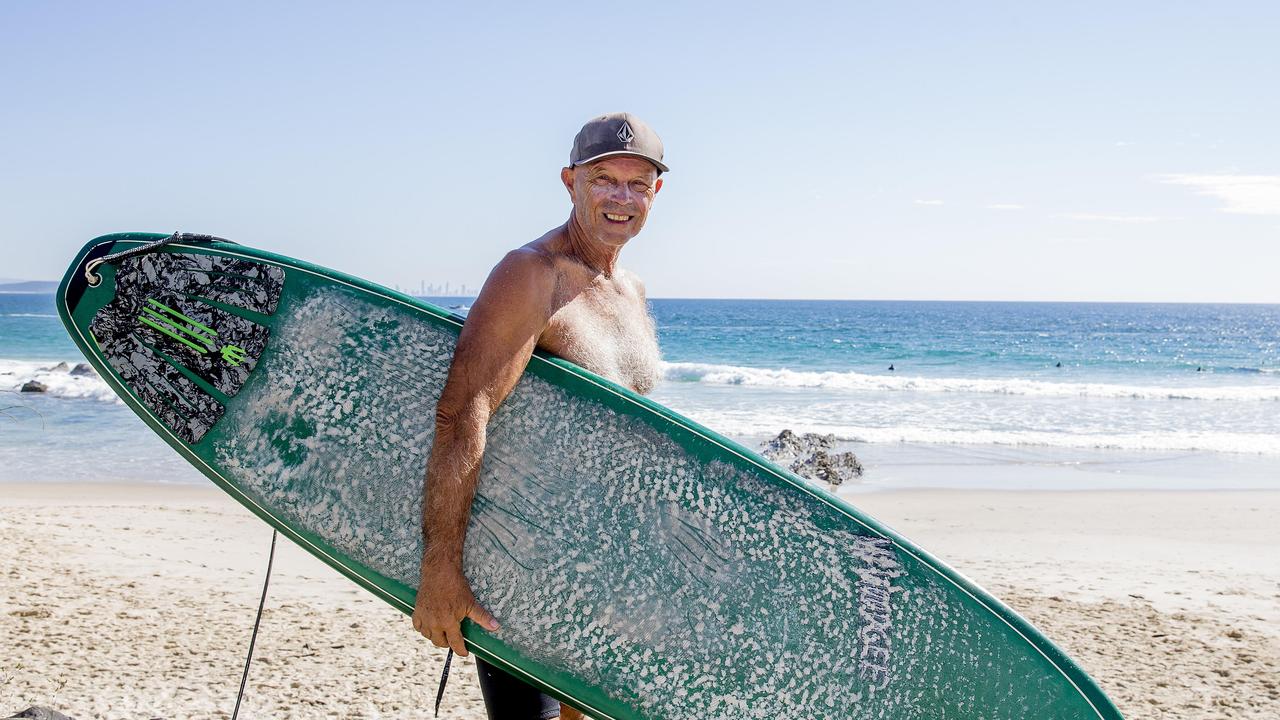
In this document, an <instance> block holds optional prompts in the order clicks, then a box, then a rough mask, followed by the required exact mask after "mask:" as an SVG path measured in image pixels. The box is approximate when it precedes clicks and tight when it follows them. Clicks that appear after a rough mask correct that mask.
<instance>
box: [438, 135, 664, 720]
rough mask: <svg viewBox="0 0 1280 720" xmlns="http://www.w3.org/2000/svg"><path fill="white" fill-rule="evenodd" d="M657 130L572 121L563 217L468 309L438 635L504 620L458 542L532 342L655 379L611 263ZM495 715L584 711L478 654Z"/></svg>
mask: <svg viewBox="0 0 1280 720" xmlns="http://www.w3.org/2000/svg"><path fill="white" fill-rule="evenodd" d="M666 170H667V166H666V165H663V164H662V141H661V140H660V139H659V138H658V136H657V134H656V133H654V132H653V130H652V129H650V128H649V126H648V125H646V124H645V123H644V122H643V121H641V120H640V119H639V118H636V117H635V116H633V115H630V114H628V113H615V114H612V115H604V116H601V117H598V118H596V119H594V120H592V121H590V122H588V123H587V124H586V125H584V126H583V128H582V130H581V131H579V132H578V135H577V137H576V138H574V142H573V150H572V151H571V152H570V153H569V167H566V168H564V169H563V170H561V171H560V180H561V182H563V183H564V186H565V189H566V190H568V191H569V197H570V199H572V201H573V213H572V214H571V215H570V216H569V220H568V222H566V223H565V224H564V225H561V226H560V227H558V228H556V229H554V230H552V231H550V232H548V233H547V234H545V235H543V236H542V237H540V238H538V239H537V240H534V241H533V242H531V243H529V244H527V245H524V246H523V247H520V248H517V249H515V250H512V251H511V252H509V253H507V255H506V257H504V258H503V259H502V261H501V262H499V263H498V264H497V265H496V266H495V267H494V268H493V271H492V272H491V273H490V274H489V279H488V280H486V281H485V284H484V288H483V289H481V291H480V296H479V297H478V298H476V301H475V303H474V304H473V305H472V307H471V311H470V312H469V313H468V315H467V321H466V324H465V325H464V326H463V328H462V334H461V335H460V336H459V337H458V346H457V349H456V350H455V351H454V356H453V364H452V365H451V366H450V368H449V378H448V380H447V381H446V382H445V386H444V392H443V393H442V394H441V396H440V402H439V404H438V406H437V409H436V435H435V444H434V445H433V446H432V448H431V459H430V460H429V461H428V463H427V479H426V488H425V494H426V498H425V501H424V503H423V520H422V528H423V533H424V537H425V539H426V542H425V552H424V553H423V558H422V582H421V585H419V588H418V599H417V606H416V607H415V608H414V611H413V626H414V628H415V629H417V630H418V632H420V633H422V634H423V635H425V636H426V637H427V638H429V639H430V640H431V642H432V643H434V644H435V645H436V646H437V647H442V648H443V647H450V648H453V651H454V652H455V653H457V654H458V655H464V656H465V655H466V654H467V650H466V647H465V646H464V644H463V640H462V632H461V622H462V620H463V619H464V618H470V619H471V620H473V621H474V622H476V623H478V624H479V625H481V626H482V627H484V628H486V629H488V630H496V629H497V628H498V623H497V621H496V620H495V619H494V617H493V616H492V615H491V614H489V612H488V611H487V610H485V609H484V608H483V607H481V606H480V605H479V603H477V602H476V598H475V596H474V595H473V594H472V592H471V586H470V584H469V583H468V582H467V579H466V577H465V576H464V575H463V572H462V545H463V540H464V538H465V536H466V530H467V522H468V520H469V518H470V513H471V500H472V498H473V496H474V494H475V489H476V481H477V478H478V476H479V472H480V460H481V457H482V456H483V455H484V446H485V427H486V425H487V424H488V422H489V418H490V416H492V415H493V413H494V411H495V410H497V408H498V405H500V404H501V403H502V401H503V399H505V398H506V396H507V394H508V393H510V392H511V389H512V388H513V387H514V386H515V384H516V381H517V380H519V379H520V375H521V374H522V373H523V372H524V369H525V365H527V364H528V362H529V358H530V356H531V355H532V354H533V350H534V348H535V347H539V348H543V349H544V350H549V351H551V352H553V353H555V354H557V355H559V356H561V357H563V358H566V359H568V360H571V361H573V362H575V363H577V364H579V365H581V366H583V367H585V368H587V369H589V370H591V371H593V372H595V373H597V374H599V375H602V376H604V377H606V378H609V379H610V380H613V381H615V382H618V383H620V384H622V385H626V386H627V387H630V388H631V389H633V390H635V391H636V392H639V393H647V392H648V391H649V390H651V389H652V388H653V386H654V383H655V382H656V381H657V379H658V341H657V337H656V334H655V331H654V325H653V320H652V318H650V317H649V313H648V310H647V306H646V304H645V295H644V285H643V284H641V282H640V280H639V278H637V277H636V276H634V275H632V274H631V273H629V272H627V271H625V270H623V269H622V268H620V267H618V254H619V253H620V252H622V246H623V245H626V243H627V241H628V240H630V239H631V238H633V237H635V236H636V234H638V233H639V232H640V228H642V227H644V221H645V218H646V217H648V215H649V208H650V207H651V206H652V205H653V199H654V196H655V195H657V194H658V191H659V190H660V189H662V180H661V179H659V177H658V176H659V175H660V174H661V173H663V172H665V171H666ZM476 665H477V667H478V669H479V672H480V688H481V691H482V692H483V694H484V698H485V707H486V708H487V709H488V714H489V719H490V720H547V719H548V718H554V717H563V718H564V719H565V720H570V719H576V718H581V717H582V715H581V714H580V713H579V712H578V711H576V710H574V709H572V708H569V707H567V706H561V705H560V703H558V702H557V701H556V700H555V699H554V698H551V697H549V696H547V695H544V694H542V693H540V692H539V691H538V690H537V689H535V688H533V687H532V686H529V685H527V684H525V683H523V682H522V681H520V680H517V679H516V678H514V677H512V676H510V675H508V674H506V673H504V672H503V671H501V670H498V669H497V668H494V667H492V666H490V665H488V664H486V663H484V662H482V661H480V660H477V661H476Z"/></svg>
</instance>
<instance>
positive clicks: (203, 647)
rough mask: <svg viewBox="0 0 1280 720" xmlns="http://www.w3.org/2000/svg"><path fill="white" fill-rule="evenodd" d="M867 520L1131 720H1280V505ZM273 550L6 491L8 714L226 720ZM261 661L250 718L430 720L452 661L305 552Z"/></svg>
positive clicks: (139, 489) (1226, 500)
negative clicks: (949, 572)
mask: <svg viewBox="0 0 1280 720" xmlns="http://www.w3.org/2000/svg"><path fill="white" fill-rule="evenodd" d="M854 502H855V504H856V505H857V506H858V507H860V508H861V509H863V510H864V511H866V512H867V513H868V514H870V515H871V516H872V517H875V518H876V519H878V520H880V521H881V522H883V523H885V524H887V525H889V526H890V527H892V528H894V529H895V530H896V531H898V532H900V533H901V534H902V535H904V536H905V537H908V538H910V539H911V540H913V541H914V542H916V543H918V544H919V545H920V546H922V547H923V548H925V549H926V550H928V551H930V552H932V553H934V554H936V555H937V556H938V557H940V558H942V559H943V561H944V562H947V563H948V564H950V565H951V566H952V567H955V568H956V569H957V570H959V571H960V572H962V573H964V574H965V575H967V576H968V577H970V578H972V579H973V580H974V581H975V582H976V583H978V584H979V585H981V586H983V587H985V588H987V589H988V590H989V591H991V592H992V594H994V595H995V596H996V597H998V598H1000V599H1001V600H1002V601H1004V602H1006V603H1007V604H1008V605H1010V606H1011V607H1013V608H1014V609H1015V610H1017V611H1018V612H1019V613H1021V614H1023V615H1024V616H1026V617H1027V618H1028V619H1030V620H1031V621H1032V622H1033V623H1034V624H1035V625H1036V626H1038V627H1040V628H1041V629H1042V630H1043V631H1044V632H1045V634H1046V635H1047V636H1048V637H1050V638H1051V639H1052V640H1053V641H1054V642H1055V643H1057V644H1059V645H1060V646H1061V647H1063V648H1064V649H1065V650H1066V651H1067V653H1068V654H1069V655H1070V656H1071V657H1073V658H1074V659H1075V660H1076V661H1077V662H1079V663H1080V664H1081V665H1082V666H1083V667H1084V668H1085V670H1086V671H1088V672H1089V673H1090V674H1091V675H1092V676H1093V677H1094V678H1095V679H1096V680H1098V682H1099V683H1100V684H1101V685H1102V687H1103V688H1104V690H1106V691H1107V693H1108V694H1109V695H1110V696H1111V697H1112V698H1113V700H1115V701H1116V703H1117V704H1118V705H1119V706H1120V708H1121V710H1122V711H1123V712H1124V713H1125V716H1126V717H1128V718H1181V717H1186V718H1214V719H1216V718H1270V717H1275V716H1276V715H1277V714H1280V688H1277V685H1276V680H1277V678H1278V677H1280V585H1278V584H1277V579H1278V578H1280V558H1277V557H1274V556H1275V553H1274V548H1275V547H1277V546H1280V528H1273V527H1271V526H1272V525H1273V524H1274V523H1273V522H1268V518H1271V519H1274V518H1275V517H1277V516H1280V492H1271V491H1249V490H1242V491H1231V492H1221V491H1182V490H1161V491H1132V490H1128V491H1126V490H1104V491H1091V490H1071V491H1065V492H1064V491H1052V490H1045V491H1031V492H1028V491H991V490H928V489H914V488H913V489H895V490H888V491H883V492H875V493H868V494H864V495H860V496H858V497H857V498H855V499H854ZM269 542H270V533H269V532H268V528H267V526H266V525H265V524H264V523H262V522H261V521H259V520H258V519H257V518H256V517H254V516H253V515H252V514H250V513H249V511H248V510H246V509H244V508H242V507H240V506H239V505H237V504H236V503H235V502H234V501H233V500H232V499H231V498H230V497H229V496H227V495H225V494H224V493H222V492H221V491H220V490H218V489H217V488H215V487H213V486H211V485H210V486H205V487H202V486H197V485H172V484H171V485H159V484H153V483H133V484H112V483H100V484H93V483H87V484H86V483H81V484H57V483H21V484H17V483H15V484H3V485H0V548H3V549H0V561H2V562H3V566H2V567H3V569H0V572H3V573H5V574H6V575H7V577H8V578H9V579H10V580H11V582H8V583H6V587H5V588H4V590H3V592H0V642H4V644H5V646H6V647H7V648H9V650H10V652H9V653H7V655H6V658H7V659H5V660H0V711H8V712H17V711H19V710H22V709H24V708H25V707H27V706H28V705H46V706H49V707H52V708H54V709H58V710H61V711H63V712H66V713H68V714H70V715H72V716H74V717H76V718H78V719H83V718H92V717H113V718H115V717H157V716H165V717H171V716H177V717H181V716H190V715H195V714H199V715H206V716H213V717H226V716H227V712H229V709H230V706H231V703H233V702H234V693H235V686H236V684H237V683H238V681H239V670H240V665H241V663H242V662H243V657H244V651H245V648H246V645H247V642H248V636H249V630H250V629H251V627H252V622H253V615H254V611H255V610H256V608H257V600H258V594H259V593H260V591H261V582H262V574H263V571H264V568H265V564H266V550H267V546H268V544H269ZM258 648H259V649H258V651H257V654H256V659H255V662H254V668H253V672H252V675H251V677H250V684H249V694H248V696H247V699H246V711H247V712H249V713H250V715H252V716H270V717H315V716H317V715H327V716H333V715H342V716H352V717H373V718H376V717H392V716H394V717H397V718H400V717H407V718H419V717H421V718H428V717H431V711H430V707H431V705H432V703H433V701H434V691H435V683H436V681H437V680H438V677H439V675H438V670H439V667H440V664H441V663H442V662H443V657H444V651H442V650H437V649H435V648H433V647H431V646H430V644H429V643H427V642H426V641H425V640H423V639H422V638H421V637H419V636H417V635H416V634H415V633H414V632H413V630H412V628H411V625H410V622H409V618H408V617H407V616H405V615H402V614H401V613H399V612H398V611H395V610H393V609H392V608H391V607H389V606H387V605H385V604H383V603H381V602H380V601H377V600H375V599H374V598H373V596H372V595H369V594H368V593H366V592H364V591H362V590H360V589H359V588H358V587H356V586H355V585H354V584H353V583H351V582H349V581H347V580H346V579H345V578H343V577H342V576H340V575H339V574H338V573H337V572H336V571H334V570H332V569H330V568H329V567H327V566H326V565H324V564H323V563H321V562H320V561H319V560H316V559H315V558H313V557H311V556H309V555H307V554H306V553H305V552H304V551H302V550H301V549H299V548H298V547H296V546H294V545H293V544H292V543H290V542H282V543H280V545H279V548H278V549H277V555H276V568H275V571H274V573H273V576H272V582H271V590H270V593H269V595H268V599H267V607H266V611H265V613H264V617H263V628H262V633H261V635H260V637H259V644H258ZM456 660H457V662H458V664H457V665H455V668H454V671H453V673H452V674H451V681H450V685H449V690H448V692H447V693H446V695H445V699H444V703H443V704H442V706H441V717H442V718H459V719H463V720H480V719H481V718H483V717H484V712H483V706H482V704H481V703H480V698H479V691H478V687H477V686H476V681H475V674H474V670H473V669H472V668H471V665H472V663H471V661H470V660H469V659H462V658H458V659H456ZM1268 683H1270V684H1269V685H1268Z"/></svg>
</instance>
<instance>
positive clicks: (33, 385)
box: [22, 380, 49, 393]
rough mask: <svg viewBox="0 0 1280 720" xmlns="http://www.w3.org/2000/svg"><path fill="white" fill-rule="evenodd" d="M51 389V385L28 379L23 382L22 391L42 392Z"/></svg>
mask: <svg viewBox="0 0 1280 720" xmlns="http://www.w3.org/2000/svg"><path fill="white" fill-rule="evenodd" d="M48 390H49V386H48V385H45V384H44V383H42V382H37V381H35V380H28V381H26V382H25V383H23V384H22V392H29V393H41V392H46V391H48Z"/></svg>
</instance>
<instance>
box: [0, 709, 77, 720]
mask: <svg viewBox="0 0 1280 720" xmlns="http://www.w3.org/2000/svg"><path fill="white" fill-rule="evenodd" d="M9 718H10V720H12V719H13V718H24V720H76V719H75V718H73V717H71V716H70V715H63V714H62V713H60V712H58V711H57V710H50V709H49V708H46V707H36V706H32V707H29V708H27V709H26V710H23V711H22V712H20V713H18V714H17V715H10V716H9Z"/></svg>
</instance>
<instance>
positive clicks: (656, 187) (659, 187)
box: [653, 178, 662, 195]
mask: <svg viewBox="0 0 1280 720" xmlns="http://www.w3.org/2000/svg"><path fill="white" fill-rule="evenodd" d="M659 190H662V178H658V179H657V180H654V181H653V194H654V195H657V194H658V191H659Z"/></svg>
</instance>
